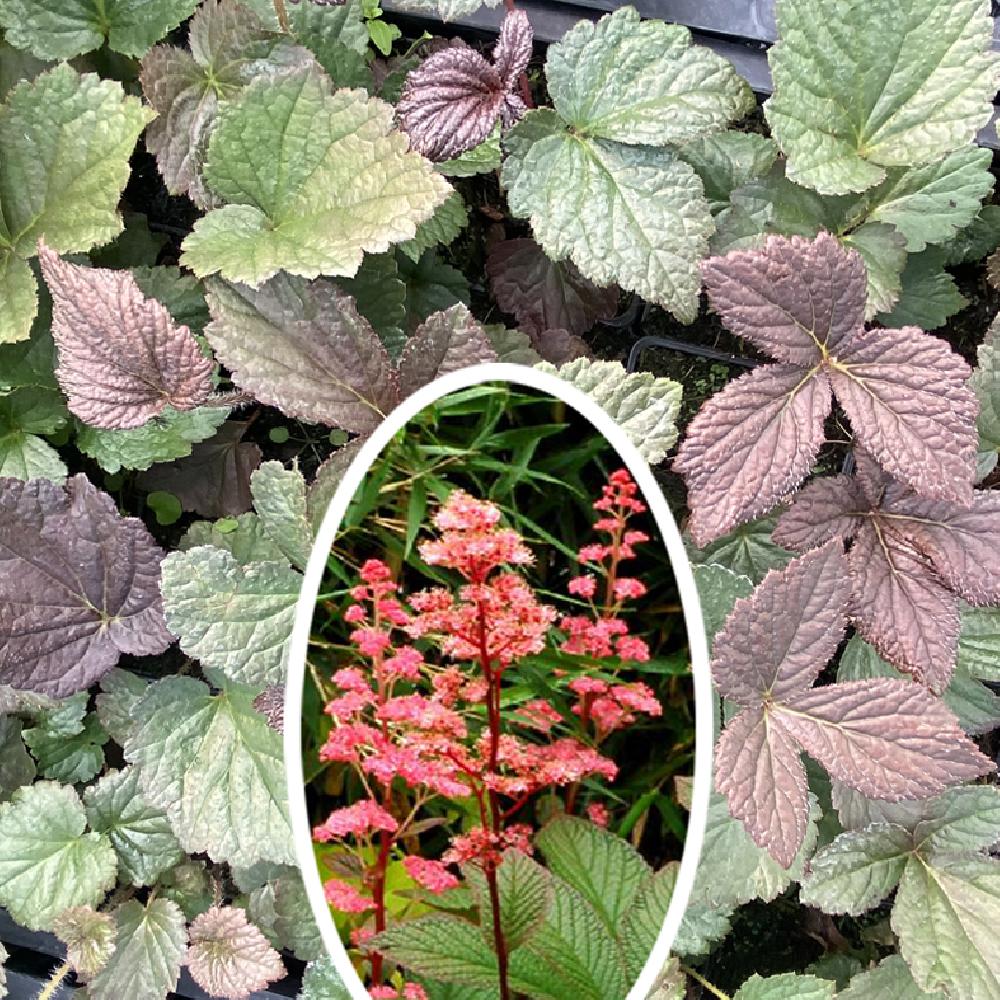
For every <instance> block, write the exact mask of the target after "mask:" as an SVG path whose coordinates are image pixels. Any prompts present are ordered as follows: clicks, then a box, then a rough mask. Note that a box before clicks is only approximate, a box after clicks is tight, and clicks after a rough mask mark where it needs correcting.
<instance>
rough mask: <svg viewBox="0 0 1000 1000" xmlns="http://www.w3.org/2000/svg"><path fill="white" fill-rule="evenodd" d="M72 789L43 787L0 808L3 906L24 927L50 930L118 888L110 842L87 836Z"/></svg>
mask: <svg viewBox="0 0 1000 1000" xmlns="http://www.w3.org/2000/svg"><path fill="white" fill-rule="evenodd" d="M86 827H87V817H86V814H85V813H84V809H83V803H82V802H81V801H80V798H79V796H78V795H77V794H76V792H75V791H74V790H73V789H72V788H71V787H70V786H68V785H57V784H55V783H54V782H51V781H40V782H38V783H36V784H34V785H27V786H25V787H24V788H19V789H18V790H17V791H16V792H14V794H13V796H12V797H11V800H10V801H9V802H4V803H2V804H0V904H2V905H3V906H5V907H6V908H7V910H8V911H9V913H10V915H11V916H12V917H13V918H14V919H15V920H16V921H17V922H18V923H19V924H22V925H23V926H24V927H28V928H30V929H31V930H49V929H51V928H52V926H53V924H54V922H55V919H56V917H58V916H59V914H60V913H62V912H63V911H64V910H68V909H69V908H70V907H72V906H96V905H97V904H98V903H100V902H101V900H102V899H103V898H104V894H105V892H107V891H108V889H110V888H111V887H112V886H113V885H114V884H115V868H116V865H115V852H114V851H113V850H112V847H111V844H110V843H109V842H108V838H107V837H105V836H103V835H102V834H99V833H86V832H85V830H86Z"/></svg>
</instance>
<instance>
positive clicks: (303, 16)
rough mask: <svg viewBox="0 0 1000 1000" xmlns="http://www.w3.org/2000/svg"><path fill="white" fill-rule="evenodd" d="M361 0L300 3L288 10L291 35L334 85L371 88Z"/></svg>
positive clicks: (367, 37) (365, 29)
mask: <svg viewBox="0 0 1000 1000" xmlns="http://www.w3.org/2000/svg"><path fill="white" fill-rule="evenodd" d="M364 9H365V8H364V4H363V3H362V2H361V0H345V2H344V3H337V4H316V3H300V4H297V5H296V6H295V7H293V8H292V9H291V10H289V11H288V15H289V21H290V22H291V29H292V35H293V36H294V38H295V40H296V41H297V42H298V43H299V44H300V45H303V46H305V47H306V48H307V49H308V50H309V51H310V52H312V54H313V55H314V56H315V57H316V60H317V62H319V64H320V65H321V66H322V67H323V69H325V70H326V72H327V75H328V76H329V77H330V79H331V80H333V82H334V83H335V84H336V85H337V86H338V87H364V88H365V89H366V90H371V89H372V72H371V68H370V67H369V65H368V63H367V61H366V59H365V56H366V54H367V53H368V40H369V35H368V27H367V23H366V22H365V20H364V17H363V15H364Z"/></svg>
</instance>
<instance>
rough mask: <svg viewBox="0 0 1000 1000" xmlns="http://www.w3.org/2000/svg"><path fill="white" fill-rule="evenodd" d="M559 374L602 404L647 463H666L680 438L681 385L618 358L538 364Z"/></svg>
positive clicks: (578, 359) (545, 369)
mask: <svg viewBox="0 0 1000 1000" xmlns="http://www.w3.org/2000/svg"><path fill="white" fill-rule="evenodd" d="M536 367H537V368H540V369H541V370H542V371H547V372H550V373H551V374H553V375H558V376H559V377H560V378H561V379H563V380H564V381H566V382H569V383H570V384H571V385H573V386H575V387H576V388H577V389H580V390H582V391H583V392H585V393H587V395H589V396H591V397H593V399H594V400H595V401H596V402H597V403H599V404H600V406H601V407H602V408H603V409H604V410H605V411H606V412H607V414H608V416H610V417H611V418H612V420H614V421H615V422H616V423H617V424H618V425H619V426H620V427H621V428H622V430H624V431H625V433H626V434H627V435H628V436H629V439H630V440H631V441H632V443H633V444H634V445H635V446H636V447H637V448H638V449H639V453H640V454H641V455H642V457H643V458H645V459H646V461H647V462H649V463H651V464H652V465H656V464H657V463H658V462H662V461H663V459H664V458H665V457H666V455H667V452H669V451H670V449H671V448H672V447H673V445H674V443H675V442H676V441H677V423H676V420H677V416H678V414H679V412H680V406H681V391H682V390H681V386H680V385H679V384H678V383H677V382H674V381H673V380H671V379H668V378H658V377H655V376H653V375H652V374H651V373H649V372H627V371H626V370H625V368H624V366H623V365H621V364H620V363H619V362H617V361H593V360H591V359H590V358H577V360H576V361H571V362H569V363H568V364H564V365H561V366H560V367H559V368H556V367H555V366H553V365H550V364H548V363H547V362H546V363H544V364H541V365H536Z"/></svg>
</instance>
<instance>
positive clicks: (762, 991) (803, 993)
mask: <svg viewBox="0 0 1000 1000" xmlns="http://www.w3.org/2000/svg"><path fill="white" fill-rule="evenodd" d="M836 991H837V984H836V983H831V982H830V981H829V980H828V979H818V978H817V977H816V976H800V975H798V974H796V973H794V972H783V973H782V974H781V975H778V976H768V977H766V978H762V977H761V976H758V975H757V973H754V974H753V975H752V976H751V977H750V978H749V979H748V980H747V981H746V982H745V983H744V984H743V985H742V986H741V987H740V988H739V989H738V990H737V991H736V993H735V995H734V996H733V1000H833V997H834V994H835V993H836Z"/></svg>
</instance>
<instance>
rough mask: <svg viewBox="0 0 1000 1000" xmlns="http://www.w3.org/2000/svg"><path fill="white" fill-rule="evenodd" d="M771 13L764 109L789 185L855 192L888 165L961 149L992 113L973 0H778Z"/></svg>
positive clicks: (979, 12)
mask: <svg viewBox="0 0 1000 1000" xmlns="http://www.w3.org/2000/svg"><path fill="white" fill-rule="evenodd" d="M776 13H777V17H778V34H779V37H780V41H779V42H778V44H777V45H775V46H774V47H773V48H772V49H771V51H770V52H769V53H768V61H769V62H770V64H771V72H772V74H773V77H774V95H773V96H772V98H771V100H770V101H768V103H767V106H766V111H765V114H766V115H767V120H768V123H769V124H770V126H771V131H772V133H773V135H774V137H775V139H776V140H777V142H778V145H779V146H780V147H781V148H782V151H783V152H784V153H785V154H786V155H787V156H788V160H789V176H790V177H792V179H793V180H796V181H798V182H799V183H801V184H806V185H808V186H809V187H812V188H814V189H816V190H817V191H820V192H822V193H823V194H843V193H846V192H849V191H864V190H865V189H867V188H869V187H872V186H873V185H875V184H878V183H880V182H881V181H882V180H883V179H884V178H885V177H886V174H887V170H886V169H885V168H887V167H905V166H910V165H916V164H921V163H929V162H933V161H935V160H938V159H939V158H941V157H942V156H944V155H945V154H946V153H948V152H950V151H951V150H953V149H957V148H959V147H961V146H964V145H965V144H966V143H968V142H970V141H971V140H972V139H973V137H974V136H975V134H976V132H977V131H978V130H979V129H980V128H982V127H983V126H984V125H986V124H987V122H988V121H989V120H990V115H991V113H992V103H991V102H992V100H993V96H994V94H995V92H996V89H997V69H996V60H995V58H994V56H993V54H992V52H991V51H990V42H991V40H992V22H991V21H990V19H989V17H988V13H989V12H988V11H987V10H985V9H984V7H983V4H981V3H980V2H979V0H958V2H956V3H952V4H947V5H943V6H942V5H941V4H938V3H936V2H934V0H907V2H905V3H902V4H880V5H878V6H876V7H870V6H868V5H866V6H864V7H860V6H845V5H843V4H839V3H837V2H835V0H823V2H821V3H819V4H817V3H815V2H811V0H781V2H780V3H779V4H778V6H777V10H776ZM833 63H835V64H836V66H837V71H836V72H832V71H830V69H829V67H830V66H831V65H832V64H833ZM873 67H877V68H878V72H875V71H874V69H873Z"/></svg>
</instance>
